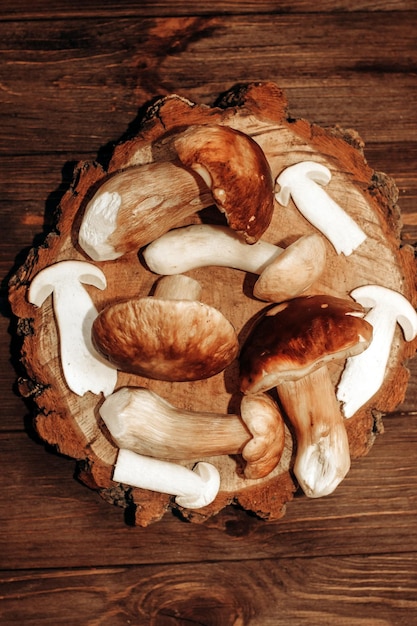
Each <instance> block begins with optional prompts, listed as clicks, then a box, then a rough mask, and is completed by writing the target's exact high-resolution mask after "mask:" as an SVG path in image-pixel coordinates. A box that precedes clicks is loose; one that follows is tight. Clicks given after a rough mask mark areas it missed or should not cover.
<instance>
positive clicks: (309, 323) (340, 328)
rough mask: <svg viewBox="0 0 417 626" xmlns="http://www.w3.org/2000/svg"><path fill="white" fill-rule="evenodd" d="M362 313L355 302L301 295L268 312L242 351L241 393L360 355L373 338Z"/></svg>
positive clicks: (295, 377)
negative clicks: (334, 361)
mask: <svg viewBox="0 0 417 626" xmlns="http://www.w3.org/2000/svg"><path fill="white" fill-rule="evenodd" d="M364 314H365V311H364V309H363V308H362V306H361V305H358V303H356V302H352V301H349V300H344V299H341V298H336V297H333V296H325V295H318V296H300V297H298V298H294V299H293V300H289V301H287V302H284V303H282V304H279V305H277V306H274V307H272V308H270V309H268V310H267V312H266V313H265V314H264V315H263V316H262V317H261V319H260V320H259V321H258V323H257V324H256V325H255V327H254V328H253V329H252V332H251V334H250V335H249V337H248V339H247V340H246V342H245V345H244V347H243V349H242V352H241V356H240V380H241V389H242V391H243V392H245V393H258V392H260V391H266V390H268V389H272V388H273V387H276V386H277V385H279V384H280V383H282V382H283V381H289V380H297V379H299V378H302V377H303V376H306V375H307V374H309V373H310V372H312V371H314V370H315V369H317V368H319V367H321V366H322V365H324V364H325V363H327V362H329V361H333V360H338V359H344V358H347V357H348V356H353V355H355V354H358V353H360V352H362V351H363V350H364V349H365V348H366V347H367V346H368V345H369V343H370V342H371V340H372V326H371V325H370V324H369V323H368V322H366V321H365V320H364V319H362V318H363V315H364Z"/></svg>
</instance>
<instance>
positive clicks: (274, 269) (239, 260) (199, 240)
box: [143, 224, 326, 302]
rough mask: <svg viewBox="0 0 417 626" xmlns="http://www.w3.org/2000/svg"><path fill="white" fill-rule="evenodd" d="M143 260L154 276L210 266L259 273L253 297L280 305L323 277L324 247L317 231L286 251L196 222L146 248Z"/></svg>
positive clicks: (168, 234) (224, 228)
mask: <svg viewBox="0 0 417 626" xmlns="http://www.w3.org/2000/svg"><path fill="white" fill-rule="evenodd" d="M143 257H144V259H145V261H146V263H147V265H148V267H149V269H150V270H151V271H153V272H155V273H156V274H165V275H172V274H179V273H183V272H188V271H190V270H192V269H195V268H198V267H206V266H210V265H216V266H219V267H231V268H234V269H238V270H242V271H245V272H251V273H253V274H258V275H260V277H259V279H258V280H257V282H256V283H255V286H254V295H255V297H257V298H258V299H260V300H266V301H271V302H273V301H275V302H276V301H281V300H287V299H288V298H293V297H295V296H297V295H299V294H300V293H302V292H303V291H305V290H306V289H308V288H309V287H310V286H311V285H312V284H313V283H314V282H315V281H316V280H317V279H318V278H319V276H320V275H321V274H322V272H323V270H324V267H325V264H326V247H325V244H324V240H323V238H322V237H321V236H320V235H319V234H316V233H313V234H309V235H305V236H303V237H300V239H298V240H297V241H295V242H294V243H293V244H291V245H290V246H288V247H287V248H285V249H283V248H281V247H279V246H275V245H274V244H272V243H269V242H267V241H264V240H258V241H257V242H256V243H254V244H252V245H248V244H247V243H246V242H245V241H244V240H243V239H242V238H241V237H240V236H239V235H238V234H237V233H236V232H234V231H232V230H231V229H230V228H228V227H226V226H219V225H212V224H193V225H191V226H186V227H182V228H177V229H175V230H171V231H169V232H168V233H165V235H162V237H159V238H158V239H156V240H155V241H153V242H152V243H150V244H149V245H148V246H147V247H146V248H145V250H144V252H143Z"/></svg>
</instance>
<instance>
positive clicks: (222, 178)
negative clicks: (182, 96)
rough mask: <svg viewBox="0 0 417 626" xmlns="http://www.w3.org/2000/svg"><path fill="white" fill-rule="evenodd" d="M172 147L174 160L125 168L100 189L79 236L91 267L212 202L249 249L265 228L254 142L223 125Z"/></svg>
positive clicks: (263, 174)
mask: <svg viewBox="0 0 417 626" xmlns="http://www.w3.org/2000/svg"><path fill="white" fill-rule="evenodd" d="M173 145H174V148H175V150H176V151H177V154H176V155H174V156H175V158H176V159H177V160H175V161H167V162H163V161H160V162H156V163H147V164H144V165H136V166H131V167H128V168H126V169H125V170H122V171H119V172H116V173H114V174H112V175H111V176H109V177H108V178H107V179H106V180H104V182H102V183H101V184H100V185H99V187H98V189H97V190H96V191H95V193H94V195H93V197H92V198H91V199H90V200H89V202H88V204H87V206H86V208H85V212H84V216H83V219H82V222H81V226H80V229H79V235H78V241H79V244H80V246H81V248H82V249H83V250H84V252H86V254H87V255H88V256H89V257H91V258H92V259H93V260H95V261H108V260H114V259H117V258H118V257H120V256H122V255H123V254H125V253H127V252H132V251H135V252H136V251H137V250H138V249H139V248H141V247H142V246H145V245H146V244H148V243H149V242H150V241H153V240H154V239H156V238H157V237H159V236H161V235H162V234H163V233H165V232H167V231H168V230H170V229H171V228H173V227H175V226H178V224H179V223H180V222H181V221H183V220H184V219H186V218H188V217H189V216H190V215H192V214H194V213H196V212H198V211H200V210H201V209H204V208H206V207H208V206H210V205H212V204H213V202H214V203H215V204H216V205H217V207H218V208H219V209H220V210H221V211H222V212H223V213H224V214H225V217H226V219H227V221H228V224H229V226H230V227H231V228H232V229H234V230H237V231H239V232H240V233H242V235H243V237H245V239H246V240H247V241H248V243H253V242H254V241H256V240H257V239H259V238H260V237H261V236H262V234H263V233H264V231H265V230H266V228H267V227H268V226H269V223H270V221H271V218H272V214H273V210H274V195H273V181H272V175H271V172H270V169H269V165H268V162H267V160H266V157H265V155H264V153H263V151H262V149H261V148H260V146H259V145H258V144H257V143H256V142H255V141H254V140H253V139H251V138H250V137H249V136H248V135H245V134H244V133H241V132H240V131H237V130H234V129H232V128H228V127H226V126H216V125H207V126H206V125H202V126H191V127H189V128H188V129H187V130H186V131H184V132H182V133H180V134H179V135H178V136H177V137H176V138H175V139H174V141H173ZM196 174H197V176H196Z"/></svg>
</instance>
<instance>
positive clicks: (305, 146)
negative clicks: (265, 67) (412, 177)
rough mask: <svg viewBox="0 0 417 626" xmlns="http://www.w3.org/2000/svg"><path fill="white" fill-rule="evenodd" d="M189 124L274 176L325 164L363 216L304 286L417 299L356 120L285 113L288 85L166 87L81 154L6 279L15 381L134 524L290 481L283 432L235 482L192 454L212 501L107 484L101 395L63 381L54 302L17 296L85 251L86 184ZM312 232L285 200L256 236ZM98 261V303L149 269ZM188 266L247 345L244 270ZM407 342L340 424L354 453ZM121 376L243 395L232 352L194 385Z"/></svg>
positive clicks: (272, 500) (205, 511)
mask: <svg viewBox="0 0 417 626" xmlns="http://www.w3.org/2000/svg"><path fill="white" fill-rule="evenodd" d="M191 124H222V125H227V126H230V127H233V128H235V129H238V130H240V131H243V132H244V133H246V134H248V135H250V136H251V137H253V138H254V139H255V141H256V142H257V143H258V144H259V145H260V146H261V148H262V149H263V151H264V153H265V155H266V157H267V160H268V162H269V165H270V167H271V171H272V175H273V177H274V179H275V178H276V177H277V176H278V175H279V173H280V172H281V171H282V170H283V169H284V168H285V167H287V166H288V165H291V164H293V163H296V162H298V161H302V160H314V161H318V162H320V163H322V164H324V165H326V166H327V167H328V168H329V169H330V171H331V174H332V179H331V183H330V184H329V186H328V188H327V191H328V193H329V194H331V195H332V197H333V199H335V200H336V202H338V203H339V204H340V205H341V206H343V207H344V208H345V210H346V211H347V212H348V213H350V215H351V216H352V217H353V218H354V219H355V220H356V221H357V222H358V223H359V225H360V226H361V227H362V228H363V230H364V231H365V233H366V235H367V238H366V240H365V242H364V243H363V244H362V245H361V246H360V247H359V248H358V249H357V250H356V251H355V252H354V253H353V254H352V255H350V256H347V257H345V256H344V255H337V254H336V253H335V251H334V249H333V247H332V246H331V245H330V244H329V243H328V242H327V243H326V245H327V266H326V270H325V272H324V274H323V275H322V277H321V278H320V279H319V281H318V282H316V283H315V284H314V285H313V287H312V288H311V289H310V290H309V292H308V293H311V294H313V293H323V294H329V295H335V296H338V297H344V298H347V297H349V293H350V292H351V291H352V289H354V288H355V287H358V286H361V285H366V284H381V285H384V286H386V287H389V288H391V289H393V290H395V291H398V292H400V293H402V294H403V295H404V296H405V297H406V298H407V299H408V300H409V301H410V302H411V303H412V304H413V305H415V304H416V301H417V297H416V290H415V283H414V276H415V263H414V255H413V251H412V249H411V247H407V246H404V247H401V245H400V229H401V219H400V211H399V208H398V206H397V204H396V201H397V190H396V186H395V184H394V183H393V181H392V180H391V179H389V178H388V177H387V176H385V175H384V174H382V173H379V172H375V171H373V170H372V169H371V167H370V166H369V165H368V164H367V162H366V160H365V158H364V155H363V147H364V146H363V144H362V141H361V139H360V137H358V136H357V134H356V133H355V132H354V131H344V130H342V129H340V128H333V129H329V130H325V129H323V128H320V127H318V126H315V125H314V124H311V123H309V122H307V121H305V120H302V119H299V120H294V119H292V118H291V117H290V116H289V114H288V111H287V102H286V99H285V96H284V94H283V93H282V92H281V90H280V89H279V88H278V87H277V86H276V85H275V84H272V83H259V84H258V83H256V84H246V85H239V86H236V87H235V88H234V89H232V90H231V91H230V92H228V93H226V94H224V95H223V96H222V97H221V98H220V99H219V101H218V102H217V104H216V106H214V107H212V108H210V107H207V106H202V105H197V104H195V103H193V102H190V101H188V100H186V99H184V98H181V97H179V96H176V95H175V94H174V95H172V96H168V97H165V98H163V99H161V100H159V101H157V102H156V103H154V104H153V105H152V106H151V107H150V108H149V109H148V111H147V113H146V114H145V116H144V118H143V120H142V122H141V127H140V130H139V131H138V133H137V134H135V136H134V137H131V138H130V139H128V140H124V141H123V142H121V143H119V144H118V145H116V147H115V149H114V151H113V153H112V156H111V159H110V161H109V163H108V164H100V163H98V162H94V163H90V162H84V163H80V164H79V165H78V168H77V170H76V173H75V177H74V181H73V184H72V187H71V188H70V189H69V190H68V191H67V193H66V194H65V196H64V197H63V199H62V201H61V203H60V206H59V207H58V211H57V215H58V216H57V222H56V227H55V229H54V230H53V231H52V232H51V233H50V234H49V235H48V236H47V237H46V239H45V241H44V243H43V245H41V246H40V247H38V248H36V249H32V250H31V252H30V253H29V255H28V257H27V259H26V261H25V263H24V264H23V265H22V266H21V267H20V269H19V270H18V271H17V273H16V274H15V275H14V277H13V278H12V280H11V282H10V292H9V295H10V301H11V304H12V308H13V313H14V315H15V316H16V317H17V318H18V323H17V328H18V332H19V334H20V335H21V339H22V345H21V362H22V365H23V367H24V370H25V372H26V375H25V376H24V378H22V379H20V391H21V393H22V395H23V396H25V397H30V398H32V399H33V401H34V404H35V406H36V415H35V418H34V423H35V427H36V430H37V432H38V433H39V435H40V436H41V437H42V439H43V440H44V441H46V442H48V443H49V444H51V445H53V446H54V447H56V449H57V450H58V451H59V452H60V453H62V454H65V455H68V456H70V457H73V458H74V459H76V460H77V462H78V467H79V476H80V478H81V479H82V480H83V481H84V482H85V484H86V485H88V486H90V487H92V488H94V489H96V490H98V491H99V492H100V493H101V495H102V496H103V497H104V498H105V499H106V500H108V501H109V502H111V503H115V504H118V505H121V506H131V507H132V508H133V509H134V511H135V519H136V523H137V524H139V525H142V526H146V525H148V524H150V523H152V522H155V521H157V520H159V519H160V518H161V517H162V516H163V515H164V514H165V512H166V511H167V510H169V509H170V508H179V509H180V511H181V513H182V515H183V516H184V517H185V518H186V519H189V520H191V521H196V522H201V521H204V520H206V519H208V518H209V517H210V516H212V515H214V514H216V513H217V512H219V511H220V510H222V509H223V508H224V507H225V506H227V505H229V504H238V505H240V506H241V507H243V508H244V509H247V510H249V511H252V512H254V513H256V514H257V515H258V516H259V517H261V518H263V519H278V518H280V517H281V516H282V515H283V514H284V512H285V506H286V504H287V503H288V502H289V501H290V500H291V498H292V496H293V493H294V491H295V489H296V484H295V483H294V481H293V478H292V474H291V466H292V462H293V456H294V454H293V451H294V446H293V441H292V436H291V434H290V430H289V429H288V430H287V433H286V446H285V450H284V453H283V456H282V459H281V461H280V463H279V465H278V467H277V468H276V469H275V470H274V471H273V472H272V473H271V474H270V475H269V476H267V477H266V478H263V479H257V480H248V479H244V478H243V477H242V476H241V475H240V473H239V471H238V465H239V463H238V460H237V459H236V458H232V457H229V456H221V457H212V458H210V459H202V460H208V461H209V462H211V463H213V464H214V465H215V466H216V467H217V468H218V469H219V472H220V476H221V486H220V492H219V494H218V496H217V498H216V499H215V501H214V502H213V503H212V504H210V505H208V506H206V507H204V508H202V509H198V510H194V511H192V510H186V509H181V507H178V505H176V504H175V503H174V502H173V498H172V497H171V496H169V495H165V494H157V493H154V492H150V491H146V490H141V489H137V488H131V487H129V486H125V485H120V484H117V483H115V482H114V481H113V480H112V471H113V466H114V462H115V459H116V456H117V447H116V446H115V444H114V442H113V441H112V439H111V436H110V435H109V433H108V432H107V430H106V428H105V426H104V424H103V423H102V421H101V418H100V417H99V413H98V409H99V406H100V404H101V403H102V401H103V397H102V396H101V395H100V396H98V395H95V394H93V393H91V392H87V393H86V394H84V396H82V397H80V396H77V395H75V394H74V393H72V392H71V391H70V390H69V389H68V387H67V385H66V382H65V379H64V377H63V373H62V369H61V364H60V359H59V356H60V355H59V341H58V334H57V330H56V324H55V319H54V313H53V309H52V303H51V299H50V298H49V299H48V300H47V301H46V302H45V303H44V305H43V306H42V307H39V308H37V307H35V306H33V305H31V304H30V303H29V302H28V299H27V292H28V288H29V285H30V283H31V281H32V279H33V278H34V277H35V275H36V274H37V273H38V272H39V271H40V270H42V269H43V268H45V267H47V266H49V265H51V264H54V263H57V262H58V261H62V260H67V259H76V260H84V261H91V259H88V258H87V257H86V255H85V254H84V253H83V252H82V250H81V249H80V247H79V246H78V243H77V232H78V227H79V224H80V221H81V218H82V215H83V210H84V208H85V204H86V201H87V200H88V199H89V198H90V197H91V194H92V190H94V189H95V188H97V186H98V185H99V184H100V182H102V181H103V180H104V179H105V178H106V177H107V176H108V175H109V174H112V173H116V172H118V171H120V170H122V169H125V168H127V167H130V166H133V165H141V164H145V163H149V162H153V161H159V160H167V159H169V158H170V153H169V142H168V141H166V139H167V138H168V137H169V136H170V135H172V134H173V133H175V132H177V131H179V130H183V129H184V128H186V127H187V126H189V125H191ZM222 219H223V218H222V216H221V214H220V213H219V212H218V211H217V210H216V211H215V210H213V211H211V210H208V211H202V212H200V213H195V214H194V215H193V216H191V218H189V219H188V220H187V221H186V222H184V223H181V224H178V226H181V225H185V224H190V223H200V222H203V221H205V220H209V221H211V222H212V221H218V222H219V223H223V222H222ZM313 230H314V228H313V227H312V226H311V225H310V224H309V223H308V222H307V221H306V220H305V219H304V218H303V217H302V216H301V215H300V214H299V213H298V211H297V210H296V209H295V207H294V205H293V203H292V202H290V203H289V204H288V206H287V207H281V206H279V205H278V204H277V205H276V207H275V211H274V216H273V219H272V222H271V225H270V226H269V228H268V230H267V231H266V233H265V235H264V237H263V238H264V239H266V240H267V241H270V242H271V243H274V244H277V245H283V246H284V247H285V246H286V245H288V244H289V243H291V242H293V241H295V239H298V238H299V237H300V236H302V235H304V234H308V233H310V232H312V231H313ZM96 265H98V266H99V267H100V268H101V270H102V271H103V272H104V274H105V276H106V280H107V288H106V289H105V290H104V291H99V290H97V289H94V288H91V289H90V288H87V289H88V291H89V293H90V296H91V297H92V299H93V301H94V304H95V306H96V308H97V309H98V310H99V311H100V310H101V309H102V308H103V307H104V306H106V305H107V304H108V303H110V302H114V301H117V300H118V299H122V298H127V297H134V296H147V295H149V293H151V292H152V288H153V286H154V284H155V282H156V280H157V278H158V277H157V276H156V275H155V274H153V273H151V272H150V271H149V270H148V269H147V268H146V267H145V265H144V264H143V263H142V262H141V257H140V255H139V256H138V254H137V251H135V252H132V253H128V254H126V255H125V256H123V257H121V258H119V259H117V260H116V261H106V262H97V263H96ZM189 274H190V275H191V276H192V277H194V278H197V279H198V281H199V282H200V283H201V285H202V288H203V291H202V300H203V301H204V302H206V303H207V304H210V305H212V306H215V307H216V308H218V309H219V310H220V311H221V312H222V313H223V314H224V315H225V316H226V317H227V318H228V319H229V320H230V321H231V322H232V324H233V325H234V327H235V329H236V331H237V333H238V336H239V339H240V341H241V342H243V341H244V339H245V337H246V335H247V332H248V328H249V327H250V323H251V320H253V319H254V317H255V316H256V315H257V313H258V312H259V311H260V310H262V309H263V308H264V307H265V303H264V302H260V301H257V300H256V299H255V298H254V297H253V296H252V295H251V286H253V280H252V279H253V277H252V276H251V275H248V274H245V273H244V272H241V271H239V270H233V269H225V268H220V267H210V268H200V269H198V270H193V271H191V272H189ZM251 281H252V282H251ZM415 347H416V345H415V342H414V341H413V342H409V343H407V342H405V341H404V339H403V336H402V334H401V331H400V329H398V330H397V334H396V337H395V342H394V344H393V347H392V350H391V355H390V361H389V364H388V367H387V370H386V375H385V380H384V383H383V385H382V387H381V388H380V390H379V391H378V393H377V394H376V395H375V396H374V397H373V398H372V400H371V401H370V402H368V404H367V405H365V407H363V408H362V409H360V410H359V411H358V412H357V413H356V414H355V415H354V416H353V417H352V418H351V419H349V420H347V422H346V427H347V432H348V437H349V445H350V451H351V456H352V458H353V459H358V458H359V457H361V456H363V455H365V454H366V453H367V452H368V450H369V449H370V447H371V446H372V444H373V442H374V439H375V435H376V434H377V433H380V432H382V430H383V427H382V421H381V414H383V413H386V412H390V411H392V410H394V409H395V407H396V406H398V404H399V403H400V402H401V401H402V400H403V398H404V395H405V390H406V387H407V382H408V375H409V374H408V370H407V368H406V362H407V360H408V359H409V358H410V357H411V356H412V355H413V353H414V351H415ZM342 367H343V364H339V365H332V366H331V368H330V370H331V375H332V381H333V382H334V385H335V386H336V384H337V381H338V379H339V377H340V374H341V371H342ZM124 386H138V387H146V388H149V389H151V390H153V391H155V392H156V393H158V394H159V395H160V396H162V397H163V398H165V399H167V400H168V401H169V402H170V403H171V404H173V405H175V406H177V407H181V408H184V409H191V410H203V411H210V412H216V413H226V412H230V411H231V412H235V408H236V406H238V401H239V400H238V399H239V384H238V366H237V363H236V362H234V363H232V365H231V366H229V367H228V368H227V369H226V370H225V371H224V372H221V373H220V374H217V375H215V376H213V377H211V378H209V379H205V380H201V381H196V382H163V381H156V380H149V379H146V378H143V377H139V376H134V375H129V374H127V373H124V372H118V381H117V387H116V388H120V387H124ZM184 428H186V424H184ZM381 445H383V443H382V444H381Z"/></svg>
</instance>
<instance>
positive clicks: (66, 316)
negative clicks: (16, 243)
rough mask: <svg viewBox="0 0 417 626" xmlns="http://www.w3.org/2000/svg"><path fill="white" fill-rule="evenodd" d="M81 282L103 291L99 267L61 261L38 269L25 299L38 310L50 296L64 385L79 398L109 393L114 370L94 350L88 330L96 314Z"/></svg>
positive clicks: (80, 262)
mask: <svg viewBox="0 0 417 626" xmlns="http://www.w3.org/2000/svg"><path fill="white" fill-rule="evenodd" d="M82 283H85V284H87V285H93V286H94V287H97V288H98V289H105V287H106V277H105V275H104V274H103V272H102V271H101V269H100V268H98V267H96V266H95V265H92V264H91V263H86V262H85V261H75V260H70V261H61V262H59V263H56V264H54V265H50V266H48V267H46V268H44V269H43V270H41V271H40V272H39V273H38V274H37V275H36V276H35V278H34V279H33V280H32V283H31V285H30V288H29V292H28V300H29V302H31V303H32V304H34V305H36V306H38V307H40V306H42V304H43V303H44V301H45V300H46V299H47V298H48V296H50V295H51V294H52V300H53V309H54V314H55V319H56V324H57V327H58V333H59V352H60V359H61V364H62V369H63V374H64V377H65V380H66V383H67V385H68V387H69V389H70V390H71V391H73V392H74V393H76V394H77V395H79V396H82V395H84V394H85V393H86V392H87V391H91V392H92V393H95V394H100V393H101V392H102V393H103V394H104V395H105V396H107V395H109V394H110V393H112V391H113V389H114V388H115V386H116V382H117V370H116V368H115V367H114V366H112V365H110V364H109V363H108V362H107V361H105V360H104V359H103V357H102V356H101V355H100V354H99V353H98V352H97V350H96V349H95V348H94V346H93V344H92V340H91V328H92V325H93V322H94V320H95V319H96V317H97V315H98V312H97V309H96V307H95V305H94V303H93V301H92V299H91V297H90V295H89V294H88V292H87V291H86V289H85V288H84V287H83V285H82Z"/></svg>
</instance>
